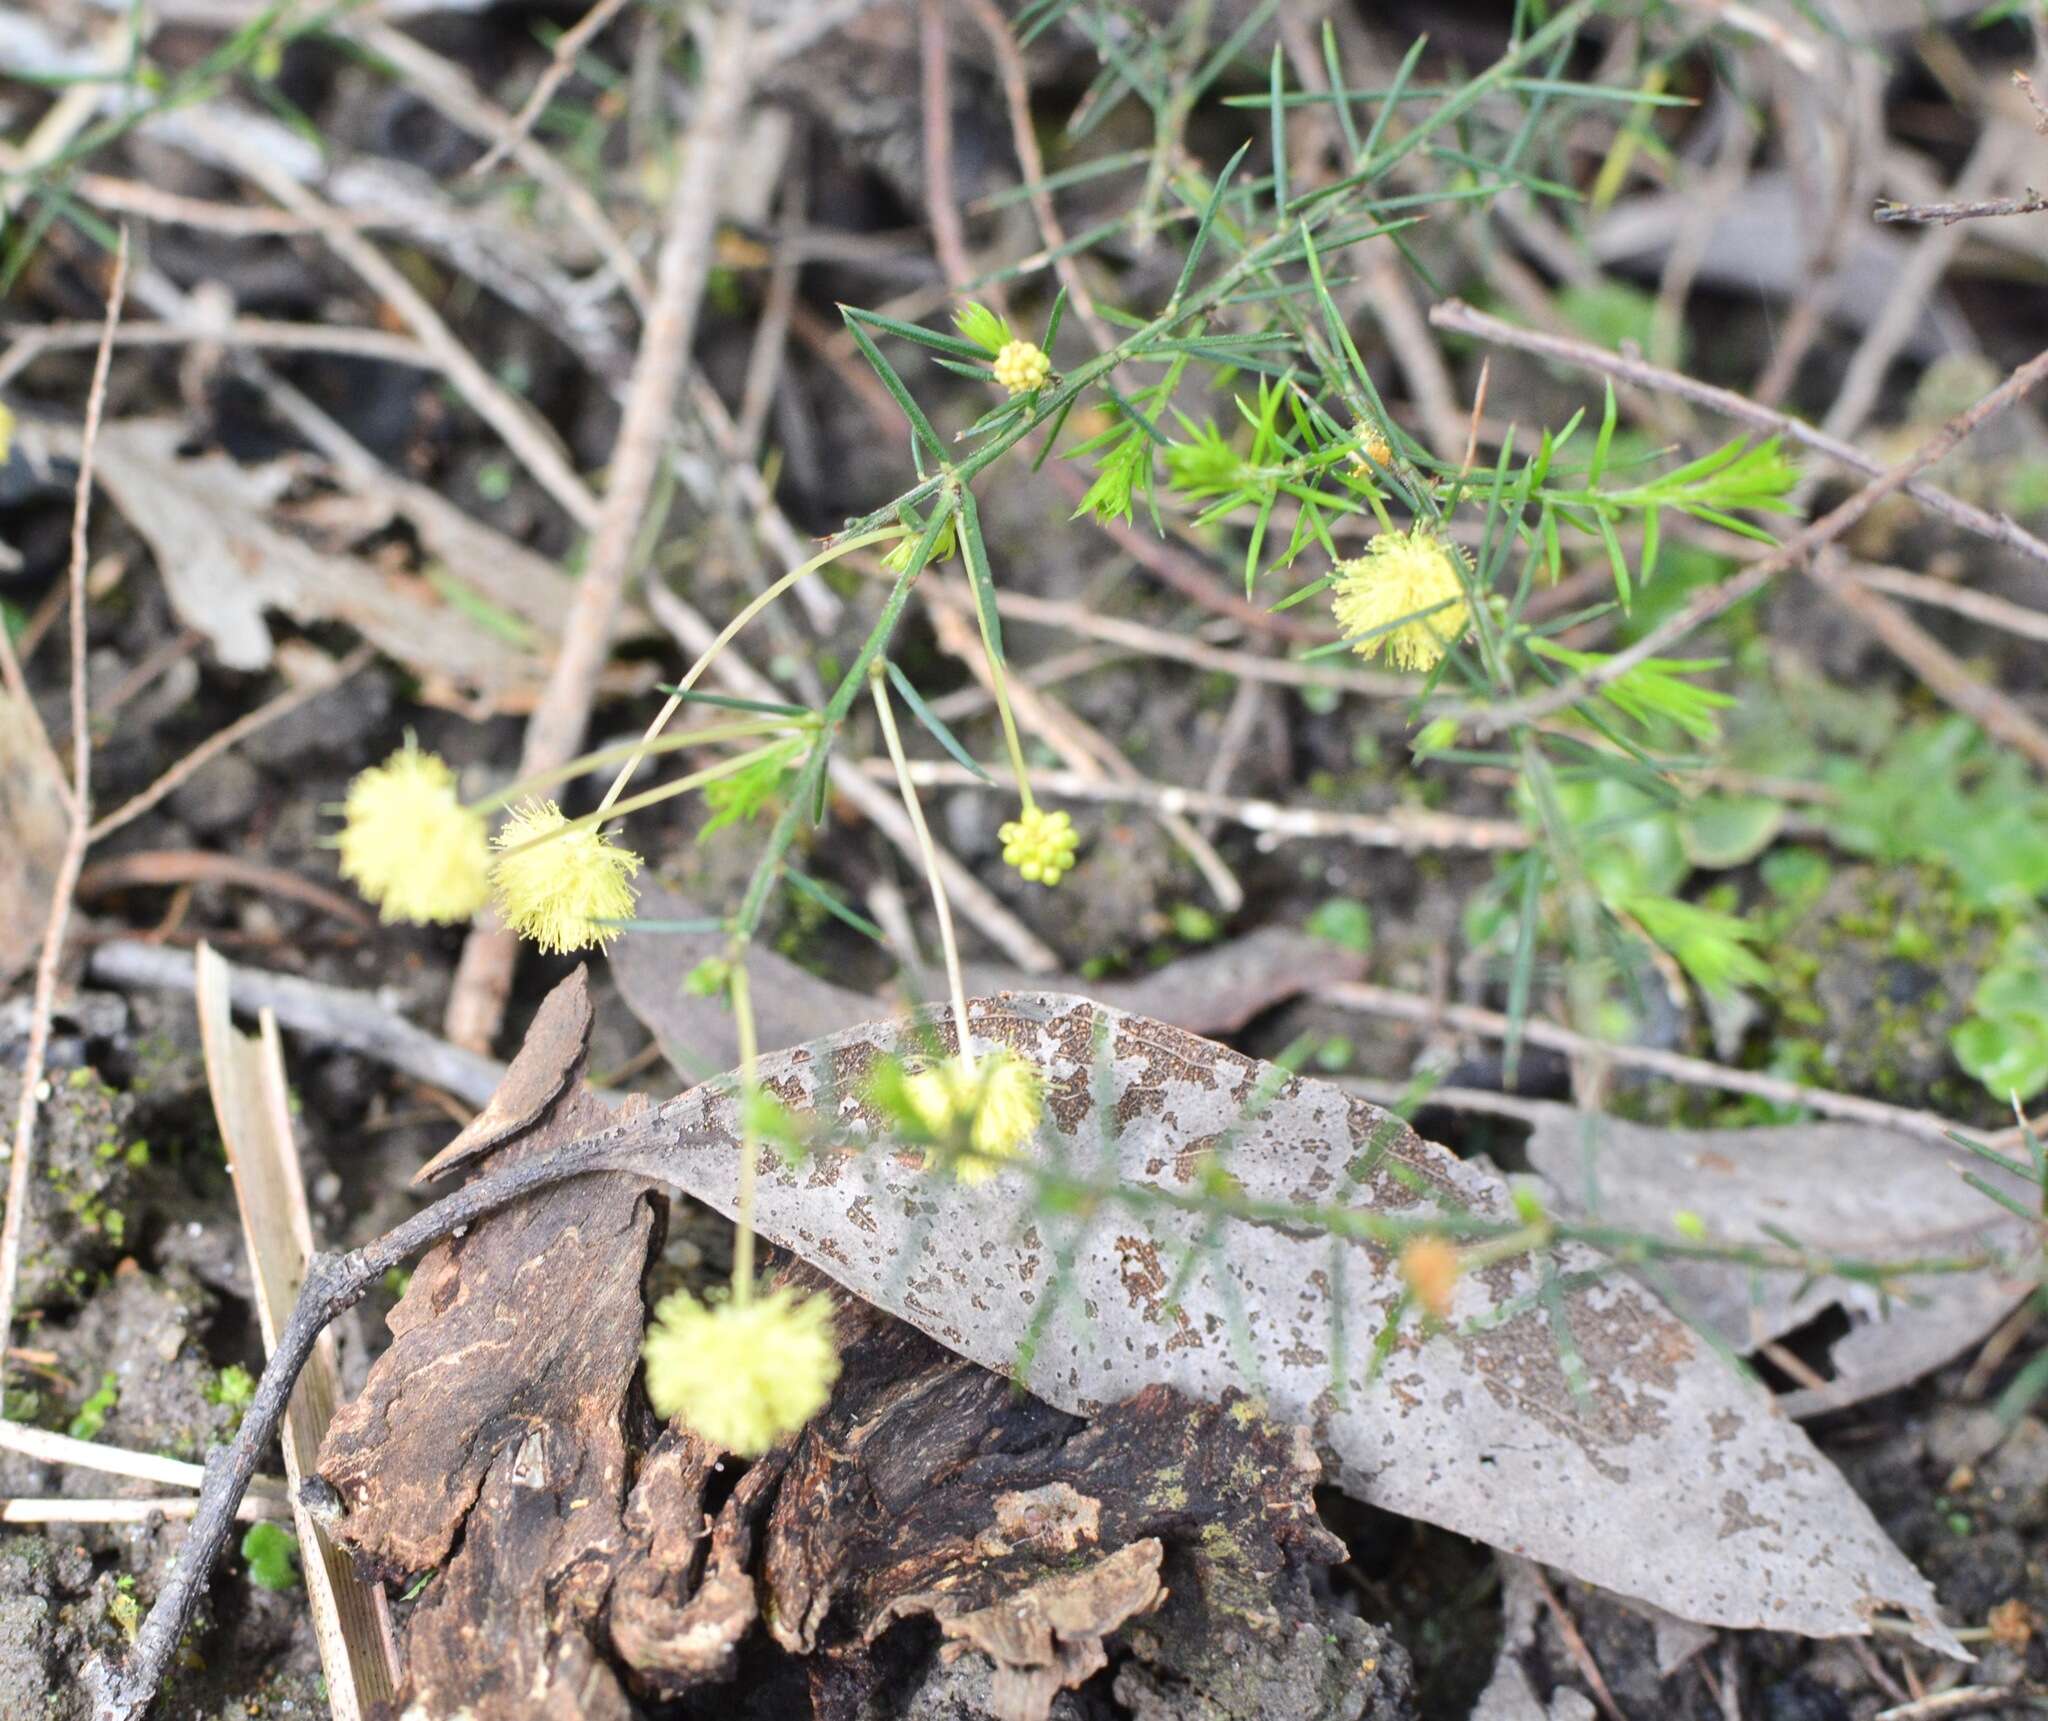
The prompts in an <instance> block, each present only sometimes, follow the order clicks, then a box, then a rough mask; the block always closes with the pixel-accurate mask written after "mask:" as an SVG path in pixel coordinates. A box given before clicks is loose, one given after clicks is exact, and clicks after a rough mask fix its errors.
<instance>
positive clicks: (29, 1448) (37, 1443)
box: [0, 1422, 284, 1506]
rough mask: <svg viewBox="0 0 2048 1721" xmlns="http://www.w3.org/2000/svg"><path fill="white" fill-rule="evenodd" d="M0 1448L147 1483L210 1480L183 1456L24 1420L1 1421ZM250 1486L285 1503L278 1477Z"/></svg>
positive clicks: (188, 1485) (253, 1480) (189, 1485)
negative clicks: (106, 1442)
mask: <svg viewBox="0 0 2048 1721" xmlns="http://www.w3.org/2000/svg"><path fill="white" fill-rule="evenodd" d="M0 1451H4V1452H19V1453H20V1454H21V1455H22V1456H23V1457H24V1458H33V1459H35V1460H37V1461H38V1462H39V1463H43V1464H68V1465H71V1466H73V1467H74V1468H76V1469H81V1470H98V1471H100V1472H102V1473H103V1474H105V1475H108V1476H133V1477H136V1478H138V1479H139V1480H141V1481H144V1482H159V1483H162V1484H164V1485H166V1486H168V1487H172V1488H197V1487H198V1486H199V1485H200V1484H201V1483H203V1482H204V1481H205V1480H206V1470H205V1468H204V1467H203V1466H202V1465H198V1464H188V1463H187V1462H186V1461H185V1460H184V1459H182V1458H164V1457H161V1456H159V1455H158V1454H156V1453H154V1452H131V1451H129V1450H128V1448H127V1447H125V1446H107V1445H103V1444H102V1443H101V1442H99V1441H97V1440H79V1439H77V1438H76V1437H74V1436H72V1435H69V1434H59V1433H57V1432H56V1431H55V1430H54V1429H49V1428H34V1427H31V1426H29V1425H28V1424H27V1423H23V1422H0ZM249 1485H250V1487H251V1488H253V1489H254V1490H256V1491H257V1492H258V1493H260V1494H264V1495H266V1496H268V1497H269V1498H270V1499H272V1500H275V1501H276V1502H277V1503H278V1504H279V1505H280V1506H281V1505H282V1504H283V1503H284V1484H283V1483H282V1482H280V1481H279V1480H278V1479H277V1478H276V1477H275V1476H255V1477H252V1478H250V1483H249Z"/></svg>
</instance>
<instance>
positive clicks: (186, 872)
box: [76, 849, 376, 932]
mask: <svg viewBox="0 0 2048 1721" xmlns="http://www.w3.org/2000/svg"><path fill="white" fill-rule="evenodd" d="M187 884H213V885H223V886H232V887H237V888H240V889H242V890H253V891H259V892H261V893H263V894H264V895H267V896H276V897H282V898H283V899H284V900H286V901H287V902H297V903H303V904H304V905H305V906H306V907H307V908H311V909H316V910H318V911H319V912H320V913H322V914H326V915H331V916H332V917H333V918H334V919H336V920H338V921H340V922H341V923H342V924H343V925H345V926H352V927H354V928H355V929H356V930H357V931H359V932H367V931H369V930H370V928H371V927H373V926H374V925H376V922H375V921H374V920H372V919H371V918H370V916H369V914H368V913H367V912H366V911H365V910H364V908H363V905H362V904H361V903H360V902H357V901H355V900H353V899H351V898H349V897H346V896H343V895H342V894H341V893H340V892H339V891H334V890H329V889H328V888H327V887H326V886H325V885H320V884H315V883H314V882H313V881H312V880H311V879H309V878H301V877H299V875H298V874H297V873H295V872H287V871H286V870H285V869H284V868H283V867H280V866H271V865H269V864H268V863H267V862H264V861H255V860H249V859H247V858H246V857H244V856H242V855H226V854H216V853H215V852H214V851H213V850H211V849H138V850H134V851H132V852H130V853H127V854H119V855H112V856H110V857H109V858H107V859H106V860H103V861H95V862H93V864H92V865H91V866H88V867H85V868H82V869H81V870H80V872H79V875H78V883H77V886H76V894H77V896H78V897H79V899H80V900H81V901H89V900H91V899H92V898H94V897H99V896H104V895H106V894H107V893H108V892H109V891H116V890H130V889H134V888H136V887H138V886H139V887H142V888H145V889H147V888H153V887H161V886H164V885H187Z"/></svg>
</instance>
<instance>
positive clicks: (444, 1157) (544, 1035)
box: [412, 963, 595, 1184]
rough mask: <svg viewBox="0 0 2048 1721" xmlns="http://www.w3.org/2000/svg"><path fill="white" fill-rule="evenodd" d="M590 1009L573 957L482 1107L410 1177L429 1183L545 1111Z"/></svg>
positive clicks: (580, 1041)
mask: <svg viewBox="0 0 2048 1721" xmlns="http://www.w3.org/2000/svg"><path fill="white" fill-rule="evenodd" d="M594 1015H595V1012H594V1009H593V1007H592V1005H591V1002H590V973H589V970H588V969H586V968H585V967H584V966H583V965H582V964H581V963H578V964H577V966H576V972H575V973H573V974H571V975H570V976H569V978H568V979H566V980H564V981H563V982H562V983H561V984H560V985H558V986H557V987H556V988H555V989H554V990H553V991H552V992H550V993H549V994H548V995H547V996H546V997H545V998H543V999H542V1000H541V1006H540V1008H539V1009H538V1010H537V1011H535V1012H534V1017H533V1026H532V1027H530V1028H528V1029H527V1030H526V1038H525V1039H523V1040H522V1041H520V1043H519V1050H518V1052H517V1053H516V1054H515V1055H514V1056H513V1059H512V1062H511V1064H510V1065H509V1066H508V1067H507V1069H506V1071H505V1074H504V1076H503V1078H502V1079H501V1080H500V1081H499V1083H498V1085H497V1087H496V1088H494V1089H493V1090H492V1092H491V1097H490V1098H489V1099H488V1100H487V1101H485V1102H484V1106H483V1109H482V1110H481V1111H479V1112H478V1113H477V1114H476V1116H475V1117H473V1118H471V1119H470V1120H469V1122H468V1123H467V1124H466V1125H464V1127H463V1130H462V1133H461V1134H459V1135H458V1136H456V1138H455V1139H454V1140H453V1141H451V1142H450V1143H449V1144H448V1145H447V1146H446V1147H444V1148H442V1149H441V1151H440V1152H439V1153H437V1154H435V1155H434V1157H433V1158H432V1159H430V1160H428V1161H427V1163H426V1164H425V1165H423V1166H421V1167H420V1168H419V1170H418V1171H416V1172H414V1173H413V1179H412V1180H413V1182H414V1183H416V1184H418V1183H431V1182H433V1180H434V1179H435V1178H437V1177H442V1176H445V1175H446V1174H447V1173H448V1172H450V1171H453V1170H454V1169H455V1168H456V1167H457V1166H458V1165H469V1164H471V1163H473V1162H475V1161H477V1160H480V1159H482V1158H483V1157H484V1156H485V1155H486V1154H488V1153H490V1152H492V1151H493V1150H494V1149H496V1148H500V1147H503V1146H504V1145H505V1144H506V1143H508V1142H510V1141H511V1140H512V1139H513V1138H514V1137H516V1136H518V1135H521V1134H523V1133H524V1132H525V1131H527V1130H529V1129H531V1128H532V1127H533V1126H534V1125H535V1124H536V1123H538V1122H539V1121H540V1120H541V1118H543V1117H544V1116H546V1114H547V1110H548V1108H549V1107H550V1106H552V1105H553V1104H554V1103H555V1102H556V1101H557V1100H558V1099H560V1098H561V1096H562V1091H563V1089H564V1088H566V1087H567V1086H568V1085H569V1081H570V1078H571V1077H572V1076H573V1075H574V1074H575V1073H576V1071H577V1069H578V1066H579V1063H580V1061H581V1059H582V1057H583V1048H584V1046H585V1044H586V1043H587V1042H588V1041H589V1039H590V1024H591V1022H592V1020H593V1019H594Z"/></svg>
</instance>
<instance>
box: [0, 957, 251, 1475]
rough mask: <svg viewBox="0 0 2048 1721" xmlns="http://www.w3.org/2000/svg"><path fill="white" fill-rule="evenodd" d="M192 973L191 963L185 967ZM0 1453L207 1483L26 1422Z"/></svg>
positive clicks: (187, 1469) (10, 1430) (165, 1464)
mask: <svg viewBox="0 0 2048 1721" xmlns="http://www.w3.org/2000/svg"><path fill="white" fill-rule="evenodd" d="M184 966H185V969H186V971H187V972H188V973H189V972H190V971H191V967H192V964H191V963H190V962H186V963H185V964H184ZM0 1451H5V1452H18V1453H20V1454H21V1456H22V1457H24V1458H33V1459H35V1460H36V1462H37V1463H39V1464H62V1465H65V1466H67V1467H68V1468H71V1469H75V1470H97V1471H100V1472H101V1473H103V1474H105V1475H108V1476H133V1477H135V1478H136V1479H137V1480H138V1481H142V1482H156V1483H161V1484H163V1485H165V1486H168V1487H172V1488H197V1487H198V1486H199V1485H200V1484H201V1483H203V1482H204V1481H205V1480H206V1471H205V1468H204V1467H203V1466H201V1465H198V1464H188V1463H187V1462H186V1461H185V1460H184V1459H182V1458H163V1457H159V1456H158V1455H157V1454H156V1453H154V1452H131V1451H130V1450H129V1449H128V1448H127V1447H125V1446H105V1445H102V1444H101V1443H100V1442H99V1441H97V1440H79V1439H77V1438H75V1437H74V1436H72V1435H69V1434H58V1433H56V1432H55V1431H54V1430H52V1429H48V1428H33V1427H31V1426H30V1425H29V1424H27V1423H25V1422H0ZM249 1486H250V1487H251V1488H252V1489H254V1490H256V1491H257V1492H259V1493H261V1494H263V1495H265V1496H266V1497H268V1498H270V1499H273V1500H276V1501H278V1502H280V1503H282V1502H283V1500H284V1495H285V1487H284V1482H283V1481H282V1480H281V1479H280V1478H278V1477H276V1476H252V1477H251V1478H250V1479H249Z"/></svg>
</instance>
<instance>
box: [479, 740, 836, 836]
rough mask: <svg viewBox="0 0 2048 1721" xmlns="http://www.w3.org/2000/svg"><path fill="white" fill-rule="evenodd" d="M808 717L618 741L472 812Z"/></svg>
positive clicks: (489, 798) (487, 799)
mask: <svg viewBox="0 0 2048 1721" xmlns="http://www.w3.org/2000/svg"><path fill="white" fill-rule="evenodd" d="M808 722H809V719H808V718H807V717H771V718H761V719H754V720H749V721H747V722H744V723H718V724H712V725H710V726H708V727H706V728H703V729H690V730H686V731H684V732H683V733H682V734H680V735H663V736H660V737H659V738H657V739H655V740H652V741H650V740H648V739H647V738H646V737H644V736H643V737H642V738H641V739H640V740H638V741H621V742H619V743H618V744H617V745H616V746H611V747H601V748H599V749H598V750H597V751H596V752H594V753H584V754H581V755H579V756H578V757H577V758H574V759H571V760H570V761H569V762H568V763H567V764H565V765H557V766H555V767H554V769H552V770H548V771H536V772H534V773H533V775H532V776H530V777H521V778H520V779H519V781H518V782H516V783H510V784H507V785H506V786H505V787H504V788H502V789H500V790H499V791H498V792H497V793H496V794H494V795H486V796H484V797H483V799H482V800H480V801H472V802H470V803H469V810H470V811H471V812H473V813H494V812H496V811H497V810H498V809H499V808H500V807H509V806H510V805H512V803H513V802H514V801H518V800H522V799H524V798H525V797H526V796H528V795H531V794H533V793H535V792H536V791H537V790H540V789H546V788H550V787H552V786H553V785H554V784H556V783H566V782H568V781H569V780H570V779H571V778H574V777H580V776H582V775H583V774H584V773H585V772H586V771H597V770H602V769H603V768H604V767H605V766H606V765H615V764H617V763H618V762H619V761H620V760H621V759H634V760H637V759H638V758H640V757H641V755H643V754H647V753H674V752H677V751H679V750H681V749H682V748H685V747H709V746H712V745H714V744H715V743H718V742H723V741H747V740H751V739H752V738H753V737H754V736H756V735H781V734H787V733H788V732H789V731H790V730H792V729H802V728H805V727H807V726H808ZM607 810H608V804H607V806H605V807H599V808H598V810H597V811H596V812H595V813H593V814H592V815H591V817H592V818H593V819H601V818H603V817H605V815H606V812H607Z"/></svg>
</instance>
